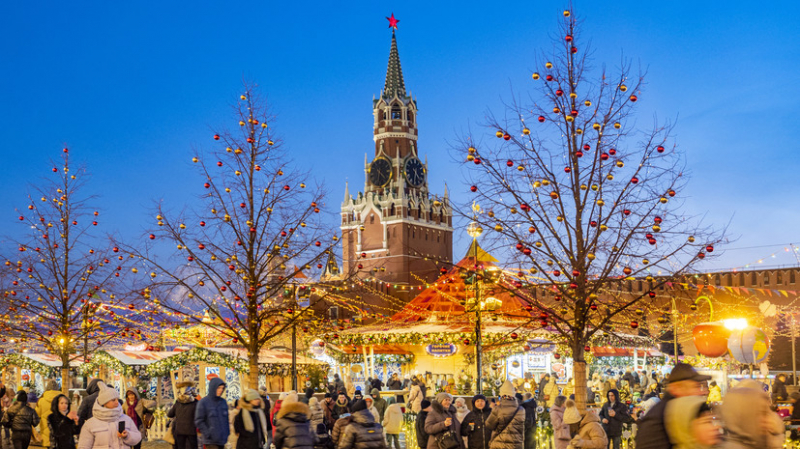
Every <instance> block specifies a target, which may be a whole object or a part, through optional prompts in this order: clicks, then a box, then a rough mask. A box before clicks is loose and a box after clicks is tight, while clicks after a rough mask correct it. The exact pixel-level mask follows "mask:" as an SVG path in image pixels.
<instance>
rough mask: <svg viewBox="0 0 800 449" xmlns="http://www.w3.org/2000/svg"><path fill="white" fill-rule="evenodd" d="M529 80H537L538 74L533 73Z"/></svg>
mask: <svg viewBox="0 0 800 449" xmlns="http://www.w3.org/2000/svg"><path fill="white" fill-rule="evenodd" d="M531 78H533V79H535V80H538V79H539V74H538V73H536V72H533V75H531Z"/></svg>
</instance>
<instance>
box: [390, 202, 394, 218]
mask: <svg viewBox="0 0 800 449" xmlns="http://www.w3.org/2000/svg"><path fill="white" fill-rule="evenodd" d="M394 214H395V210H394V203H392V207H390V208H389V216H392V217H393V216H394Z"/></svg>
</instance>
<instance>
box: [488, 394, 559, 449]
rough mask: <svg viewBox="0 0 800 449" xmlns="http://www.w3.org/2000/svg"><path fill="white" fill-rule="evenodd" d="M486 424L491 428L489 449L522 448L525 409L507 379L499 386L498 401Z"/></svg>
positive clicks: (523, 442)
mask: <svg viewBox="0 0 800 449" xmlns="http://www.w3.org/2000/svg"><path fill="white" fill-rule="evenodd" d="M553 401H554V402H555V398H553ZM486 426H487V427H489V429H491V430H492V440H491V442H490V443H489V449H523V448H524V446H525V409H524V408H522V407H520V405H519V404H518V403H517V400H516V398H514V387H513V386H512V385H511V382H509V381H508V380H506V381H505V383H504V384H503V385H502V386H501V387H500V402H499V403H498V404H497V406H496V407H495V408H494V409H493V410H492V414H491V415H489V419H488V420H486Z"/></svg>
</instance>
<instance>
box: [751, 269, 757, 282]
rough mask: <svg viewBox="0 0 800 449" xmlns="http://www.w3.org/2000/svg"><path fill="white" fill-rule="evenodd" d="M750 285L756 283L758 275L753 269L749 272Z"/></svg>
mask: <svg viewBox="0 0 800 449" xmlns="http://www.w3.org/2000/svg"><path fill="white" fill-rule="evenodd" d="M750 285H758V276H757V275H756V272H755V271H753V272H752V273H750Z"/></svg>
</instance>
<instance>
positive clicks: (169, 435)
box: [163, 419, 175, 445]
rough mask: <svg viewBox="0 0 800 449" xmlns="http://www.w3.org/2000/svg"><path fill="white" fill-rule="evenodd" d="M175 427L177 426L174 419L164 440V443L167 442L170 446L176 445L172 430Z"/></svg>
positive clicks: (165, 433)
mask: <svg viewBox="0 0 800 449" xmlns="http://www.w3.org/2000/svg"><path fill="white" fill-rule="evenodd" d="M174 426H175V420H174V419H173V420H172V421H170V422H169V424H168V425H167V431H166V432H164V438H163V440H164V441H166V442H167V443H169V444H173V445H174V444H175V435H174V434H173V433H172V428H173V427H174Z"/></svg>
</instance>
